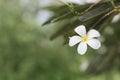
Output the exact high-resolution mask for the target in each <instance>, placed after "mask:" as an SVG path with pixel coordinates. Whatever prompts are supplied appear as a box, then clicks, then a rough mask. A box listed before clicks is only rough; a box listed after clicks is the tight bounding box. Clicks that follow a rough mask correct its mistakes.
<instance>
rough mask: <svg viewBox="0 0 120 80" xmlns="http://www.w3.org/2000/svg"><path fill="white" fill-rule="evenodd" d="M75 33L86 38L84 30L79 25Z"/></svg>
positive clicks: (82, 26) (83, 27)
mask: <svg viewBox="0 0 120 80" xmlns="http://www.w3.org/2000/svg"><path fill="white" fill-rule="evenodd" d="M75 32H76V33H77V34H79V35H80V36H86V28H85V26H84V25H80V26H78V27H77V28H75Z"/></svg>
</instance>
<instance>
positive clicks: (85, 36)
mask: <svg viewBox="0 0 120 80" xmlns="http://www.w3.org/2000/svg"><path fill="white" fill-rule="evenodd" d="M74 31H75V32H76V33H77V34H78V35H79V36H78V35H75V36H72V37H70V40H69V46H74V45H76V44H78V43H79V45H78V48H77V51H78V53H79V54H81V55H83V54H85V52H86V51H87V44H88V45H89V46H90V47H92V48H93V49H98V48H100V46H101V42H100V41H99V40H98V39H96V37H99V36H100V33H99V32H98V31H97V30H95V29H91V30H89V31H88V33H86V28H85V26H84V25H80V26H78V27H77V28H75V29H74Z"/></svg>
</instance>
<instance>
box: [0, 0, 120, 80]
mask: <svg viewBox="0 0 120 80" xmlns="http://www.w3.org/2000/svg"><path fill="white" fill-rule="evenodd" d="M43 2H44V0H0V80H120V72H119V71H118V70H117V69H116V68H114V67H113V68H110V69H109V70H108V71H104V72H103V73H102V74H99V75H92V74H91V75H90V74H85V73H84V71H85V69H86V67H87V65H88V61H89V60H91V57H94V55H95V54H96V51H94V50H92V49H89V50H88V52H87V53H86V54H85V55H84V56H80V55H79V54H77V51H76V47H74V48H70V47H69V46H68V45H65V46H63V45H62V42H63V39H62V38H61V37H60V38H58V39H56V40H54V41H50V40H49V36H50V35H51V34H52V33H53V31H54V27H51V26H45V27H42V26H40V25H39V21H41V20H40V19H38V16H39V13H40V11H41V4H43ZM43 18H44V17H43ZM56 25H57V24H56ZM56 25H54V26H56Z"/></svg>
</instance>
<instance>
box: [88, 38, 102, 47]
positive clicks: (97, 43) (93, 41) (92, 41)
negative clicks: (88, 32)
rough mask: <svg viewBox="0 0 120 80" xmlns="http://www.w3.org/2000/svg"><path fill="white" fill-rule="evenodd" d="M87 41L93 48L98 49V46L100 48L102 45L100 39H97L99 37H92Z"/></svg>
mask: <svg viewBox="0 0 120 80" xmlns="http://www.w3.org/2000/svg"><path fill="white" fill-rule="evenodd" d="M87 43H88V45H89V46H90V47H92V48H93V49H98V48H100V46H101V43H100V41H99V40H97V39H90V40H88V42H87Z"/></svg>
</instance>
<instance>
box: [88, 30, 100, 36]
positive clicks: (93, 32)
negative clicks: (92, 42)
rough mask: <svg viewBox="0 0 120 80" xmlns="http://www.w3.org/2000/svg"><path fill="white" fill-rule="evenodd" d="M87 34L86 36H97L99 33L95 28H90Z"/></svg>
mask: <svg viewBox="0 0 120 80" xmlns="http://www.w3.org/2000/svg"><path fill="white" fill-rule="evenodd" d="M87 36H88V38H93V37H99V36H100V33H99V32H98V31H97V30H95V29H91V30H90V31H88V34H87Z"/></svg>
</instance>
